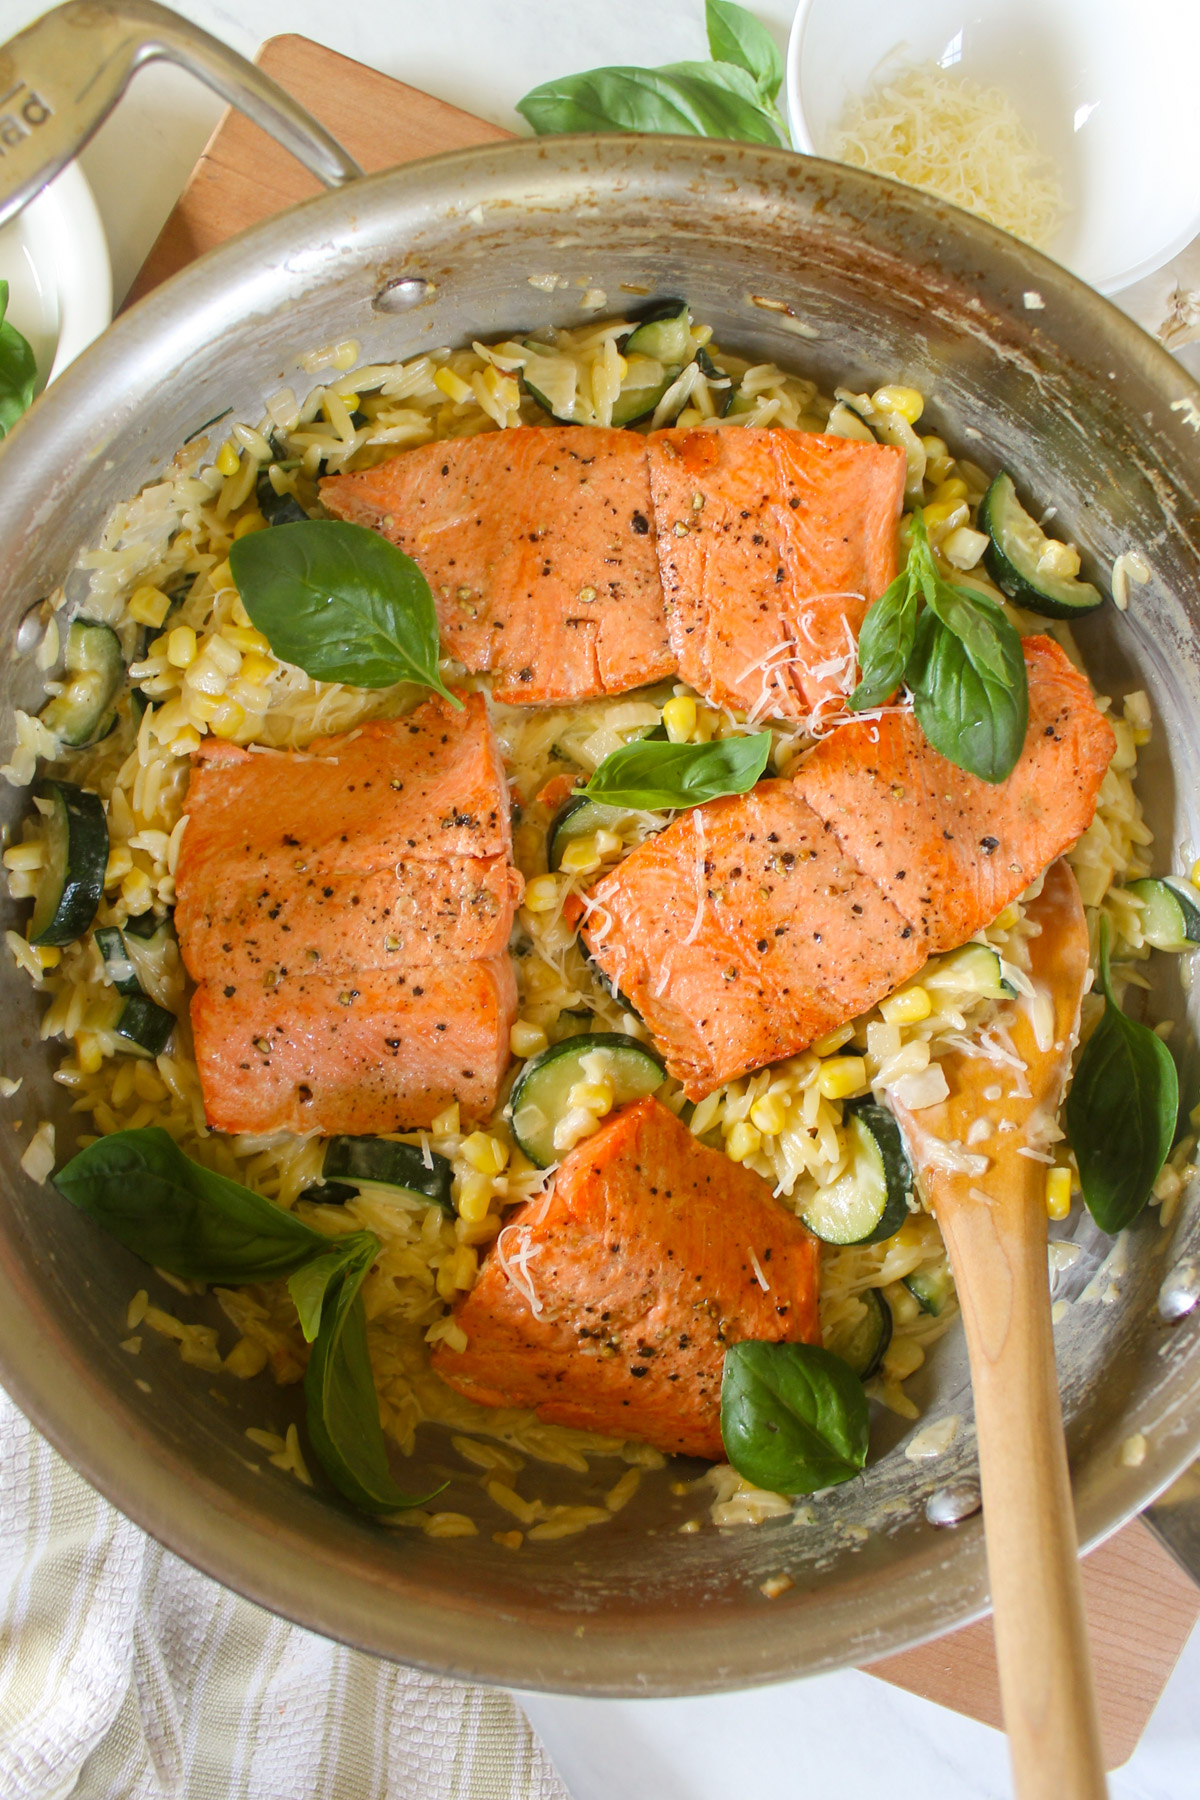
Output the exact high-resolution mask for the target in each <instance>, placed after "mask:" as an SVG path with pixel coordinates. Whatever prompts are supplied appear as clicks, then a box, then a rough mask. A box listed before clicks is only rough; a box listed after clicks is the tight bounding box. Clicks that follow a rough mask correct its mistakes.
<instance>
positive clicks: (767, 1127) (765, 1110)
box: [750, 1094, 788, 1137]
mask: <svg viewBox="0 0 1200 1800" xmlns="http://www.w3.org/2000/svg"><path fill="white" fill-rule="evenodd" d="M787 1116H788V1109H787V1101H786V1100H785V1099H784V1097H783V1095H782V1094H763V1095H762V1096H761V1098H760V1099H758V1100H756V1101H755V1102H754V1105H753V1106H752V1107H751V1108H750V1118H751V1121H752V1123H753V1124H755V1125H757V1127H758V1129H759V1130H760V1131H761V1132H762V1134H763V1136H764V1137H778V1136H779V1133H780V1132H781V1131H782V1130H783V1128H784V1126H785V1125H786V1124H787Z"/></svg>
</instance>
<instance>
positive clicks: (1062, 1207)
mask: <svg viewBox="0 0 1200 1800" xmlns="http://www.w3.org/2000/svg"><path fill="white" fill-rule="evenodd" d="M1070 1210H1071V1171H1070V1169H1047V1170H1046V1212H1047V1214H1048V1216H1049V1217H1050V1218H1052V1219H1065V1218H1066V1217H1067V1215H1068V1213H1069V1212H1070Z"/></svg>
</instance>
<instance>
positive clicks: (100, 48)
mask: <svg viewBox="0 0 1200 1800" xmlns="http://www.w3.org/2000/svg"><path fill="white" fill-rule="evenodd" d="M155 61H165V62H173V63H177V64H178V65H179V67H180V68H183V69H187V70H188V71H189V73H191V74H192V75H195V76H197V77H198V78H199V79H200V80H201V81H203V82H204V83H205V84H206V85H207V86H208V87H210V88H212V89H213V90H214V92H216V93H218V94H220V96H221V98H222V99H223V100H227V101H228V102H229V104H230V105H231V106H236V107H238V108H239V110H240V111H241V112H244V113H245V114H246V116H247V117H248V118H250V119H253V121H254V123H255V124H256V125H261V126H262V128H263V130H264V131H267V132H269V133H270V134H271V136H272V137H273V138H276V139H277V140H278V141H279V143H281V144H282V145H283V146H284V147H285V149H288V150H290V151H291V152H292V154H293V156H296V157H298V158H299V160H300V161H301V162H302V163H303V164H304V166H305V168H306V169H308V170H309V171H310V172H311V173H312V174H313V175H315V176H316V177H317V179H318V180H319V181H322V182H324V184H325V186H326V187H340V186H342V184H343V183H344V182H347V181H353V180H354V179H355V177H356V176H359V175H361V174H362V170H361V169H360V168H359V166H358V164H357V163H356V162H355V161H354V159H353V157H351V156H348V155H347V153H346V152H345V151H344V150H343V149H342V147H341V145H340V144H339V143H338V142H337V140H336V139H335V138H332V137H331V136H330V135H329V133H328V132H327V131H326V130H325V128H324V126H323V125H318V123H317V121H316V120H315V119H314V118H313V117H312V115H311V114H310V113H307V112H305V110H304V108H303V107H302V106H300V105H298V104H297V102H296V101H295V100H293V99H292V97H291V95H290V94H288V93H286V92H285V91H284V89H283V88H281V87H280V86H279V84H278V82H275V81H272V80H271V78H270V76H268V75H264V74H263V73H262V71H261V70H260V69H256V68H255V66H254V64H253V63H249V62H247V61H246V60H245V58H244V57H242V56H239V55H238V54H237V52H236V51H235V50H231V49H230V48H229V47H228V45H226V44H223V43H221V42H220V40H219V39H218V38H215V37H212V36H211V35H210V34H209V33H208V32H207V31H201V29H200V27H199V26H198V25H192V24H190V23H189V22H188V21H187V20H186V19H183V18H180V16H179V14H178V13H175V12H172V11H171V10H170V8H169V7H166V6H159V5H157V4H156V0H67V4H66V5H65V6H57V7H55V8H54V10H53V11H52V12H48V13H46V14H45V15H44V16H43V17H42V18H40V19H37V20H35V22H34V23H33V24H32V25H30V26H28V27H27V28H26V29H25V30H24V31H22V32H19V33H18V35H17V36H16V37H15V38H12V39H11V40H10V41H9V42H8V43H7V44H5V45H4V46H3V47H2V48H0V224H3V223H4V221H5V220H6V219H10V218H12V217H13V215H14V214H16V213H18V212H20V210H21V208H22V207H23V206H24V205H25V204H26V202H27V201H29V200H32V199H33V197H34V195H35V194H36V193H38V192H40V190H41V189H42V188H43V187H45V186H46V184H47V182H49V181H52V180H53V179H54V177H55V176H56V175H57V174H58V173H59V171H60V170H61V169H62V168H63V167H64V166H65V165H66V164H67V163H69V162H70V161H71V158H72V157H73V156H75V155H76V154H77V153H78V152H79V151H80V150H82V148H83V146H84V145H85V144H86V143H87V141H88V139H89V138H90V137H91V136H92V133H93V132H94V131H95V130H96V129H97V127H98V126H100V125H101V124H102V123H103V121H104V120H105V119H106V118H107V117H108V115H109V113H110V112H111V111H112V109H113V107H114V106H115V105H116V103H117V101H118V100H119V99H120V98H121V95H122V94H123V93H124V92H125V89H126V88H127V87H128V85H129V82H130V79H131V78H132V76H133V75H135V74H136V73H137V71H138V70H139V69H140V68H142V67H143V65H144V64H146V63H148V62H155Z"/></svg>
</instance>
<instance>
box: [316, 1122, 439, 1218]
mask: <svg viewBox="0 0 1200 1800" xmlns="http://www.w3.org/2000/svg"><path fill="white" fill-rule="evenodd" d="M426 1158H428V1160H426ZM321 1174H322V1176H323V1177H324V1179H325V1180H326V1181H330V1182H352V1183H353V1185H354V1186H355V1187H356V1188H362V1189H364V1190H365V1191H366V1192H367V1193H371V1192H372V1191H375V1192H380V1193H384V1192H389V1191H394V1190H395V1189H396V1188H402V1189H403V1191H404V1192H405V1193H406V1194H421V1195H423V1196H424V1197H425V1199H426V1200H432V1201H433V1203H434V1205H435V1206H440V1207H441V1209H442V1211H443V1212H445V1213H449V1214H450V1215H451V1216H453V1213H454V1199H453V1195H452V1192H451V1184H452V1182H453V1180H454V1165H453V1164H452V1163H451V1162H450V1160H449V1158H448V1157H445V1156H441V1155H439V1153H438V1152H437V1151H436V1150H429V1151H425V1150H422V1149H421V1148H420V1147H419V1145H417V1144H394V1143H392V1142H391V1141H390V1140H389V1139H388V1138H377V1137H332V1138H330V1140H329V1142H328V1143H327V1144H326V1146H325V1160H324V1162H323V1163H322V1165H321Z"/></svg>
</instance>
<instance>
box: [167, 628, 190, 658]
mask: <svg viewBox="0 0 1200 1800" xmlns="http://www.w3.org/2000/svg"><path fill="white" fill-rule="evenodd" d="M196 655H197V651H196V634H195V632H194V631H193V630H192V628H191V626H190V625H177V626H176V627H175V629H174V631H172V632H170V633H169V634H168V637H167V661H168V662H169V663H170V664H171V666H172V668H175V669H190V668H191V666H192V664H193V663H194V662H195V660H196Z"/></svg>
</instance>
